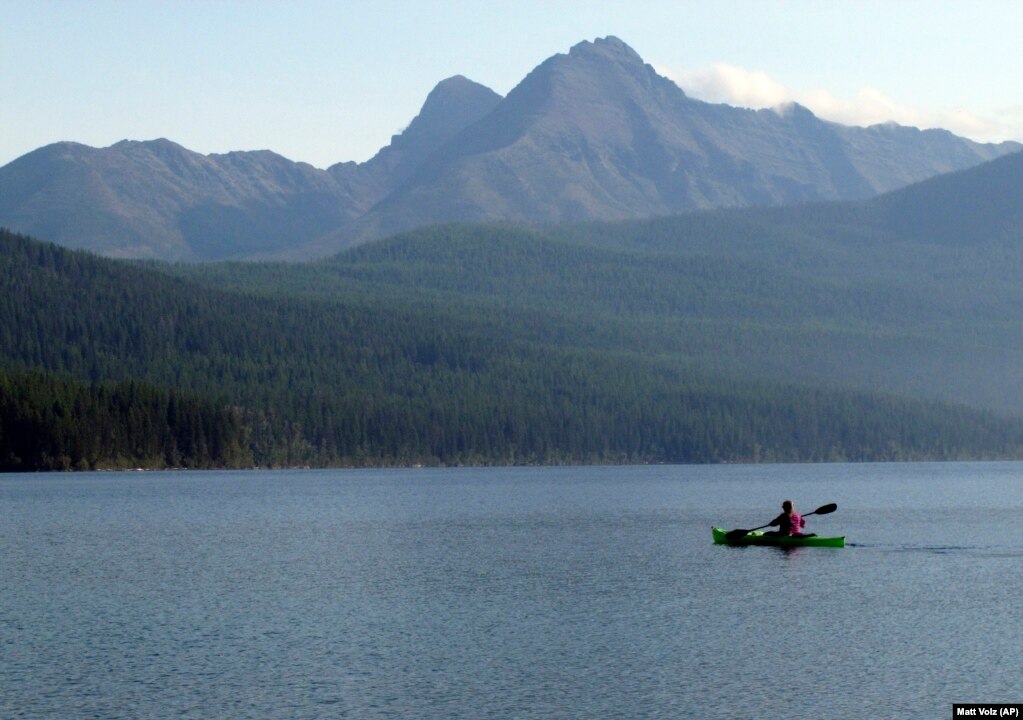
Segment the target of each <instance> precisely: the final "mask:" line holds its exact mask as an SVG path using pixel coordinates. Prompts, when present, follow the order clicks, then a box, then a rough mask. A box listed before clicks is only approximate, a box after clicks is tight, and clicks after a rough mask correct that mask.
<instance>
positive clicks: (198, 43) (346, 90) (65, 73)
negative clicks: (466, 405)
mask: <svg viewBox="0 0 1023 720" xmlns="http://www.w3.org/2000/svg"><path fill="white" fill-rule="evenodd" d="M608 35H615V36H617V37H619V38H621V39H622V40H624V41H625V42H626V43H628V44H629V45H630V46H631V47H632V48H633V49H634V50H636V52H638V53H639V54H640V56H642V57H643V59H644V60H645V61H646V62H647V63H649V64H651V65H652V66H653V67H654V68H655V69H656V70H657V71H658V72H659V73H661V74H662V75H665V76H667V77H670V78H671V79H672V80H674V81H675V82H676V83H677V84H678V85H679V86H680V87H681V88H682V89H683V90H684V91H685V92H686V93H687V94H689V95H690V96H692V97H696V98H699V99H702V100H707V101H710V102H726V103H729V104H731V105H738V106H742V107H757V108H759V107H772V106H776V105H780V104H785V103H788V102H799V103H801V104H803V105H805V106H807V107H809V108H810V109H811V110H812V111H813V112H814V113H816V114H817V115H818V116H820V117H822V118H825V119H828V120H834V121H836V122H841V123H844V124H848V125H868V124H873V123H878V122H888V121H895V122H898V123H900V124H903V125H913V126H916V127H944V128H947V129H949V130H952V131H953V132H955V133H957V134H959V135H964V136H966V137H970V138H972V139H975V140H980V141H985V142H989V141H1000V140H1006V139H1012V140H1019V141H1023V52H1021V51H1020V49H1019V39H1020V38H1021V37H1023V2H1021V1H1020V0H961V1H958V0H957V1H952V0H882V1H880V2H876V1H875V0H855V1H847V0H788V1H786V0H713V2H709V1H708V0H670V1H665V2H661V1H660V0H627V1H625V2H604V1H602V0H585V1H582V2H577V1H575V0H486V1H483V0H330V1H322V2H321V1H319V0H289V1H283V0H281V1H277V0H259V1H251V0H161V1H155V0H90V1H88V2H87V1H85V0H0V166H2V165H5V164H7V163H8V162H11V161H12V160H14V159H15V158H17V157H20V156H21V155H23V154H25V153H27V152H30V151H31V150H34V149H35V148H38V147H41V146H43V145H47V144H49V143H52V142H57V141H63V140H71V141H75V142H80V143H84V144H87V145H92V146H95V147H106V146H108V145H111V144H113V143H115V142H118V141H120V140H123V139H131V140H151V139H154V138H160V137H164V138H168V139H170V140H173V141H175V142H177V143H180V144H181V145H183V146H185V147H187V148H189V149H191V150H194V151H197V152H201V153H204V154H207V153H222V152H229V151H232V150H262V149H269V150H273V151H275V152H277V153H280V154H281V155H283V156H285V157H287V158H290V159H292V160H297V161H304V162H308V163H311V164H312V165H314V166H316V167H321V168H325V167H328V166H330V165H332V164H334V163H336V162H342V161H349V160H352V161H357V162H363V161H365V160H368V159H369V158H370V157H372V156H373V155H374V154H375V153H376V152H377V151H378V150H379V149H380V148H382V147H384V146H385V145H387V143H389V142H390V139H391V136H392V135H394V134H396V133H399V132H401V130H402V129H404V128H405V127H406V126H407V125H408V123H409V122H410V121H411V120H412V118H414V117H415V115H416V114H417V113H418V111H419V109H420V107H422V104H423V101H424V100H425V99H426V96H427V94H428V93H429V92H430V90H431V89H432V88H433V87H434V86H435V85H436V84H437V83H438V82H440V81H441V80H443V79H445V78H447V77H450V76H452V75H465V76H466V77H468V78H470V79H472V80H475V81H476V82H479V83H482V84H483V85H486V86H488V87H490V88H492V89H493V90H495V91H496V92H498V93H500V94H502V95H504V94H507V93H508V91H510V90H511V89H512V88H513V87H514V86H515V85H516V84H518V82H519V81H521V80H522V78H523V77H525V76H526V74H527V73H529V71H530V70H532V69H533V68H534V67H536V66H537V65H539V64H540V63H541V62H543V61H544V60H545V59H547V58H548V57H550V56H551V55H554V54H556V53H564V52H567V51H568V50H569V48H571V47H572V46H573V45H575V44H577V43H579V42H581V41H583V40H593V39H595V38H598V37H606V36H608Z"/></svg>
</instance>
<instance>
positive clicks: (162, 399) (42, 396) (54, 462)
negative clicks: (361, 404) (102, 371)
mask: <svg viewBox="0 0 1023 720" xmlns="http://www.w3.org/2000/svg"><path fill="white" fill-rule="evenodd" d="M251 465H252V451H251V447H250V440H249V437H248V431H247V429H246V426H245V423H244V422H243V421H242V418H241V417H240V413H238V412H233V411H231V410H229V409H227V408H224V407H218V406H216V405H214V404H213V403H210V402H199V401H195V400H191V399H189V398H187V397H182V396H181V395H180V394H179V393H177V392H175V391H173V390H171V391H166V390H158V389H155V388H152V387H147V386H145V385H142V384H139V383H137V382H133V381H126V382H123V383H117V384H111V383H104V384H100V385H84V384H82V383H78V382H74V381H72V380H69V379H68V378H66V377H58V376H55V375H47V374H44V373H40V372H38V371H32V372H10V371H7V370H3V369H0V471H14V472H17V471H24V470H96V469H103V468H108V469H109V468H137V467H145V468H208V467H246V466H251Z"/></svg>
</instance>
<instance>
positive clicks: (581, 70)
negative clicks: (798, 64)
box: [0, 37, 1020, 260]
mask: <svg viewBox="0 0 1023 720" xmlns="http://www.w3.org/2000/svg"><path fill="white" fill-rule="evenodd" d="M1019 148H1020V145H1019V144H1016V143H1002V144H1000V145H982V144H978V143H974V142H971V141H969V140H965V139H963V138H959V137H956V136H954V135H952V134H951V133H948V132H945V131H940V130H928V131H920V130H916V129H913V128H904V127H898V126H891V125H882V126H874V127H869V128H852V127H844V126H840V125H837V124H834V123H829V122H825V121H822V120H820V119H818V118H817V117H815V116H814V115H813V114H812V113H810V111H808V110H806V109H805V108H802V107H800V106H792V107H790V108H788V109H786V110H784V111H772V110H761V111H753V110H743V109H738V108H733V107H729V106H727V105H713V104H708V103H705V102H700V101H697V100H694V99H691V98H689V97H687V96H686V95H685V93H684V92H683V91H682V90H680V89H679V88H678V87H677V86H676V85H675V84H674V83H672V82H671V81H669V80H667V79H665V78H663V77H661V76H659V75H657V74H656V72H654V70H653V69H652V68H651V67H650V66H649V65H646V64H644V62H643V60H642V59H641V58H640V56H639V55H638V54H637V53H636V52H635V51H634V50H632V49H631V48H630V47H629V46H627V45H626V44H625V43H624V42H622V41H621V40H619V39H617V38H614V37H609V38H605V39H600V40H597V41H595V42H583V43H580V44H578V45H576V46H575V47H573V48H572V49H571V51H570V52H569V53H567V54H559V55H555V56H554V57H552V58H550V59H548V60H546V61H545V62H543V63H542V64H541V65H540V66H538V67H537V68H536V69H535V70H533V71H532V72H531V73H530V74H529V75H528V76H527V77H526V78H525V79H524V80H523V81H522V82H521V83H520V84H519V85H518V86H517V87H516V88H515V89H513V90H512V92H510V93H509V95H508V96H507V97H506V98H501V97H500V96H499V95H497V94H496V93H494V92H493V91H491V90H489V89H487V88H485V87H483V86H481V85H479V84H477V83H474V82H472V81H470V80H467V79H466V78H464V77H461V76H456V77H454V78H449V79H448V80H445V81H443V82H441V83H440V84H438V86H437V87H436V88H435V89H434V90H433V92H431V93H430V95H429V96H428V97H427V99H426V102H425V103H424V105H423V108H422V110H421V112H420V113H419V115H418V116H417V117H416V118H415V119H414V120H413V121H412V122H411V123H410V125H409V126H408V128H407V129H406V130H405V131H404V132H403V133H401V134H399V135H396V136H395V137H394V138H393V139H392V142H391V143H390V145H388V146H387V147H386V148H383V149H382V150H381V151H380V152H379V153H378V154H377V155H376V156H375V157H374V158H372V159H371V160H369V161H367V162H365V163H362V164H356V163H339V164H337V165H334V166H332V167H331V168H329V169H327V170H319V169H316V168H313V167H311V166H309V165H306V164H303V163H293V162H291V161H289V160H287V159H285V158H282V157H280V156H278V155H275V154H273V153H270V152H268V151H263V152H237V153H228V154H226V155H209V156H204V155H200V154H197V153H194V152H191V151H189V150H186V149H185V148H182V147H180V146H178V145H175V144H174V143H172V142H169V141H166V140H158V141H152V142H127V141H125V142H121V143H118V144H116V145H113V146H111V147H109V148H104V149H94V148H89V147H85V146H82V145H77V144H73V143H58V144H55V145H50V146H47V147H44V148H40V149H39V150H36V151H34V152H32V153H29V154H28V155H25V156H23V157H21V158H19V159H17V160H15V161H14V162H12V163H10V164H8V165H7V166H5V167H3V168H0V227H10V228H13V229H15V230H18V231H21V232H27V233H31V234H32V235H35V236H37V237H40V238H44V239H46V240H50V241H53V242H57V243H60V244H63V245H67V246H71V247H81V248H88V249H91V250H94V251H97V252H100V253H103V254H106V255H111V256H118V257H145V258H160V259H183V260H210V259H223V258H239V259H253V258H261V257H279V258H286V259H299V258H306V257H311V256H317V255H319V256H322V255H329V254H331V253H333V252H336V251H337V250H339V249H341V248H344V247H347V246H349V245H352V244H356V243H359V242H363V241H365V240H368V239H374V238H380V237H383V236H386V235H388V234H391V233H393V232H396V231H400V230H405V229H409V228H414V227H418V226H422V225H427V224H432V223H437V222H448V221H465V220H470V221H491V220H511V221H519V222H529V223H548V222H565V221H579V220H594V219H597V220H608V219H625V218H638V217H650V216H659V215H667V214H672V213H678V212H683V211H688V210H693V209H701V208H715V207H744V206H751V205H756V206H763V205H779V204H790V203H799V202H806V201H813V200H833V199H857V198H867V197H870V196H872V195H874V194H876V193H879V192H884V191H888V190H892V189H895V188H898V187H901V186H904V185H907V184H909V183H913V182H916V181H919V180H923V179H925V178H928V177H931V176H934V175H936V174H939V173H944V172H949V171H953V170H958V169H963V168H966V167H970V166H972V165H976V164H978V163H980V162H983V161H985V160H989V159H993V158H995V157H997V156H999V155H1002V154H1004V153H1007V152H1010V151H1012V150H1015V149H1019Z"/></svg>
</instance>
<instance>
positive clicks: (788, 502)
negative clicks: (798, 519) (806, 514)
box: [781, 500, 792, 515]
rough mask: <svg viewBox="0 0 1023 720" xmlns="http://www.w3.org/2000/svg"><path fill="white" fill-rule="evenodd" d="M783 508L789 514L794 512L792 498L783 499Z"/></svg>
mask: <svg viewBox="0 0 1023 720" xmlns="http://www.w3.org/2000/svg"><path fill="white" fill-rule="evenodd" d="M781 509H782V510H784V511H785V512H786V513H787V514H789V515H791V514H792V501H791V500H784V501H782V504H781Z"/></svg>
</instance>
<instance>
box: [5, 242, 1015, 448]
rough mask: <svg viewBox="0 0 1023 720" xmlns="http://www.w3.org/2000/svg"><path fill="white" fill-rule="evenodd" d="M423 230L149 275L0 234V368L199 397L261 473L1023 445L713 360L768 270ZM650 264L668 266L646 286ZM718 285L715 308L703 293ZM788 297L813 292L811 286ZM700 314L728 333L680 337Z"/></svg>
mask: <svg viewBox="0 0 1023 720" xmlns="http://www.w3.org/2000/svg"><path fill="white" fill-rule="evenodd" d="M433 232H435V233H437V234H436V237H435V241H434V242H429V241H423V239H422V238H415V237H406V238H400V239H396V240H394V241H391V242H388V243H383V244H381V245H379V246H374V247H367V248H366V249H364V250H356V251H353V254H351V255H348V256H344V257H342V258H339V259H337V260H335V261H332V262H329V263H322V264H317V265H308V266H291V265H258V266H246V265H237V266H233V265H222V266H203V267H198V268H186V267H179V268H170V267H164V268H163V269H162V270H161V271H159V272H157V271H155V270H153V269H151V268H147V267H142V266H138V265H128V264H122V263H119V262H115V261H109V260H103V259H100V258H96V257H93V256H90V255H87V254H81V253H77V252H73V251H68V250H64V249H61V248H58V247H56V246H53V245H48V244H41V243H37V242H35V241H32V240H30V239H28V238H24V237H20V236H17V235H13V234H11V233H6V232H4V233H2V235H0V349H2V360H3V363H4V364H5V365H7V366H9V367H26V368H32V369H39V370H42V371H45V372H47V373H67V374H70V375H71V376H73V377H75V378H77V382H80V383H83V384H96V383H109V382H140V383H145V384H146V385H147V386H152V387H154V388H163V389H164V390H162V391H160V392H166V393H168V394H169V393H171V392H173V393H180V394H182V395H183V396H188V397H194V398H203V399H204V402H206V403H208V404H210V405H212V406H216V407H219V408H222V409H223V410H222V412H223V413H225V414H224V415H223V417H225V418H231V419H233V420H234V421H237V422H240V423H241V424H242V428H240V430H239V432H241V433H242V435H243V436H244V437H245V438H246V439H247V446H246V447H244V448H241V452H236V451H235V450H232V451H231V452H230V453H228V455H229V456H230V458H231V459H225V460H223V461H222V462H223V463H224V464H230V463H232V462H237V461H238V459H239V458H242V459H248V457H249V455H248V453H251V459H252V461H253V462H255V463H257V464H260V465H285V464H287V465H296V464H312V465H387V464H413V463H447V464H455V463H480V464H484V463H565V462H721V461H741V460H750V461H756V460H828V459H849V460H881V459H900V458H942V459H952V458H977V457H1015V456H1017V455H1018V454H1019V453H1020V452H1021V450H1020V448H1021V445H1023V427H1021V425H1020V423H1019V422H1018V421H1016V420H1007V419H1002V418H999V417H998V416H996V415H994V414H990V413H985V412H980V411H975V410H969V409H966V408H962V407H956V406H949V405H942V404H938V403H933V402H927V401H917V400H907V399H898V398H896V397H893V396H880V395H876V394H873V393H867V392H862V391H851V390H842V389H837V388H835V389H827V388H826V387H824V386H814V385H809V384H805V383H800V384H796V383H792V382H782V381H777V380H769V379H765V378H764V377H762V376H759V375H758V374H757V373H753V372H745V373H739V372H736V371H735V367H737V366H738V365H737V363H736V359H735V358H732V359H731V360H729V359H728V358H727V356H726V355H724V354H722V355H721V357H722V362H720V363H717V364H715V363H713V362H708V359H709V360H713V358H714V356H715V354H716V353H717V352H720V351H721V347H719V348H715V347H713V345H714V343H717V344H718V345H720V346H722V347H724V346H726V345H728V344H729V343H742V342H745V340H744V339H743V336H742V335H741V334H739V335H736V333H737V332H738V331H739V330H740V329H743V328H746V329H752V330H753V331H754V333H760V334H761V335H765V336H766V335H770V334H771V333H770V329H764V328H760V329H758V328H756V327H752V328H750V327H748V326H750V321H749V319H748V317H747V315H748V313H749V311H750V310H751V309H753V308H756V307H758V303H759V300H758V299H762V298H764V297H767V296H768V295H770V293H766V294H765V293H764V292H763V288H758V283H761V282H778V278H773V279H765V280H763V281H761V280H757V279H756V273H755V272H754V273H752V274H746V275H736V274H735V273H734V272H733V270H734V267H733V266H730V265H729V264H727V263H726V264H724V265H722V264H720V263H719V262H718V261H716V260H714V259H712V258H710V259H707V258H705V259H698V260H693V259H686V258H680V259H677V261H672V262H667V260H666V258H664V257H661V256H657V257H653V258H652V259H651V258H647V259H643V258H642V257H640V256H638V255H637V256H635V257H634V258H633V264H632V266H630V265H629V264H628V263H624V264H623V260H626V259H627V258H625V257H623V255H622V254H621V253H616V252H614V251H600V250H595V249H593V248H580V247H579V246H577V245H573V244H571V243H566V242H554V241H552V240H550V239H549V238H543V237H539V236H529V235H527V236H523V235H522V234H521V232H520V231H516V230H513V229H505V230H500V229H496V230H495V229H493V228H491V229H490V231H484V230H483V229H481V228H467V229H464V228H463V229H454V228H449V229H447V230H445V229H438V230H435V231H433ZM442 247H447V248H449V254H448V255H445V254H444V252H443V251H442ZM473 247H475V248H477V249H478V253H476V254H474V253H473V252H471V251H470V250H471V248H473ZM501 248H503V249H504V252H503V253H502V252H496V251H495V249H501ZM417 253H423V256H422V257H421V258H420V260H419V261H418V262H417V261H416V259H415V258H416V254H417ZM516 253H517V254H518V255H519V260H518V261H517V262H511V258H514V257H515V256H516ZM388 258H390V260H388ZM655 266H660V267H662V268H663V272H664V273H665V274H664V275H661V276H654V277H652V278H651V277H649V276H648V275H647V273H648V272H650V270H651V268H653V267H655ZM445 268H446V269H445ZM486 268H489V270H487V269H486ZM570 268H574V272H575V273H577V274H576V275H574V276H573V274H572V273H571V272H569V271H568V269H570ZM172 272H174V273H178V274H182V275H186V276H188V277H189V278H190V279H188V280H184V279H180V278H174V277H171V276H170V275H169V274H170V273H172ZM431 272H432V273H434V275H433V279H432V280H431V279H429V278H430V274H431ZM409 273H411V274H409ZM529 277H534V280H533V281H532V282H531V283H530V282H527V280H528V278H529ZM573 277H574V278H575V280H574V281H573ZM629 277H632V278H633V279H634V280H635V281H636V283H637V284H641V285H644V286H648V285H650V282H648V281H651V280H652V281H653V287H654V288H656V287H657V286H658V285H659V284H660V283H662V282H663V283H664V290H663V291H656V290H652V291H650V292H649V293H647V294H646V295H644V294H643V293H626V292H624V290H625V289H626V288H625V287H624V286H622V284H621V282H618V283H617V284H616V282H614V280H615V279H616V278H618V279H619V280H621V279H622V278H629ZM416 278H418V279H416ZM595 278H604V281H600V282H595V281H594V280H595ZM700 278H703V281H702V282H703V283H704V285H703V286H701V285H700ZM413 280H415V281H414V282H413ZM640 280H643V281H644V282H642V283H641V282H639V281H640ZM725 280H728V282H725ZM729 282H730V283H731V284H729ZM566 283H567V284H566ZM573 283H574V284H573ZM722 283H724V284H723V285H722ZM718 286H723V287H725V288H727V292H728V293H729V294H730V295H731V296H732V297H733V302H732V303H731V305H725V306H722V307H718V306H717V305H716V304H714V306H713V307H711V305H709V304H707V303H708V301H707V298H708V297H711V296H710V295H708V292H709V288H711V287H718ZM791 288H793V289H792V290H791V293H792V294H791V297H797V298H804V300H803V301H802V302H803V303H804V304H805V305H815V304H817V302H816V301H817V298H816V296H815V295H814V293H815V292H817V289H815V288H814V287H813V286H812V285H806V284H802V285H801V284H800V283H797V282H794V283H793V284H792V285H791ZM778 289H779V288H774V289H772V290H771V292H772V293H773V292H774V291H775V290H778ZM780 297H781V299H780V300H779V302H780V303H781V305H780V306H779V308H778V309H779V311H785V307H786V303H788V302H789V300H786V299H785V298H786V297H789V296H786V295H785V294H784V293H782V295H781V296H780ZM485 298H489V300H485ZM701 298H702V300H701ZM701 303H703V304H701ZM786 312H787V311H786ZM822 312H824V315H823V316H822V315H821V314H820V313H818V314H817V315H814V316H813V318H817V319H816V320H814V319H813V318H811V320H810V322H811V323H816V322H823V318H826V316H827V312H826V310H825V311H822ZM708 313H711V314H716V315H717V316H719V317H720V318H721V320H722V321H723V326H722V327H723V330H721V331H720V332H715V333H709V334H708V333H704V334H702V335H701V334H700V333H694V332H691V331H693V330H695V329H698V328H700V327H701V326H704V325H706V324H707V322H708V319H707V318H708ZM690 335H692V337H693V338H695V340H693V339H691V337H690ZM47 377H50V376H47ZM53 382H56V381H53ZM157 414H159V411H157ZM229 436H230V437H232V438H235V437H238V436H237V435H236V434H234V432H233V431H232V433H229ZM228 444H229V445H230V443H228ZM232 447H233V446H232ZM65 454H66V453H65ZM50 455H51V456H56V455H55V453H52V452H51V453H50ZM69 457H70V456H69ZM132 457H136V456H132ZM164 457H166V453H164ZM74 464H77V461H76V460H72V465H74Z"/></svg>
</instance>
